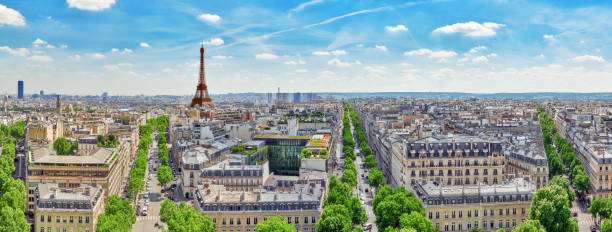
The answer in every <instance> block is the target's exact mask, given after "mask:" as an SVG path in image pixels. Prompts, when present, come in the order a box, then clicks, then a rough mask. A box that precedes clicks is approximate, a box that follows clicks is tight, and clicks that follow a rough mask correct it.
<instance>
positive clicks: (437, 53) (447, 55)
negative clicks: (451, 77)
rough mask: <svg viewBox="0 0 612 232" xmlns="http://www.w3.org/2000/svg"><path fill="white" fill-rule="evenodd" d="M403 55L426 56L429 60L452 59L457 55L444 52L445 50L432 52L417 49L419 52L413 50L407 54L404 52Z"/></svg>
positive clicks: (452, 52) (451, 52)
mask: <svg viewBox="0 0 612 232" xmlns="http://www.w3.org/2000/svg"><path fill="white" fill-rule="evenodd" d="M404 55H406V56H415V55H417V56H425V55H426V56H428V57H429V58H450V57H454V56H457V53H456V52H454V51H445V50H440V51H432V50H429V49H424V48H422V49H419V50H413V51H409V52H404Z"/></svg>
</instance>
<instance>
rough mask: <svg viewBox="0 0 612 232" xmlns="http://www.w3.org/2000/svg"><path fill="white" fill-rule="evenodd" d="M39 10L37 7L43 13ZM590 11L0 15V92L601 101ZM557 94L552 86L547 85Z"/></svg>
mask: <svg viewBox="0 0 612 232" xmlns="http://www.w3.org/2000/svg"><path fill="white" fill-rule="evenodd" d="M41 6H44V7H41ZM611 13H612V11H611V9H610V4H608V3H600V2H597V1H582V2H578V3H577V2H573V1H555V2H549V1H537V2H525V1H511V2H509V1H501V0H499V1H411V2H400V1H385V2H378V1H368V2H359V3H354V2H344V1H325V0H312V1H290V2H265V1H257V2H249V3H243V2H240V1H236V2H227V1H224V2H212V3H207V4H199V5H198V4H195V3H187V2H174V1H155V2H152V3H148V2H147V3H146V4H145V2H134V1H130V2H128V1H122V0H117V1H115V0H105V1H97V2H92V1H79V0H67V1H58V2H54V3H48V2H46V1H28V2H22V1H4V2H2V3H0V33H1V34H3V35H6V36H3V37H2V38H0V61H1V62H0V83H1V84H0V92H2V93H9V94H11V95H13V94H16V92H17V91H16V90H17V88H16V82H17V81H18V80H23V81H24V82H25V85H26V86H25V94H33V93H38V92H39V91H40V90H44V91H45V92H46V93H61V94H94V95H97V94H101V93H103V92H108V93H109V94H110V95H139V94H145V95H157V94H169V95H192V94H193V92H194V86H196V84H197V81H198V79H197V77H198V55H199V54H198V50H199V45H200V43H201V41H204V42H205V48H206V57H205V62H206V77H207V84H208V86H209V91H210V92H211V94H220V93H237V92H262V93H264V92H276V88H277V87H280V88H281V90H282V91H283V92H468V93H500V92H609V91H610V90H609V87H608V86H611V85H612V79H610V76H612V64H611V63H610V62H609V60H610V58H609V57H610V53H611V52H612V50H611V49H610V45H609V44H608V41H607V38H609V37H610V31H611V30H610V29H612V25H611V24H610V22H612V19H611V16H610V15H612V14H611ZM559 83H562V84H559Z"/></svg>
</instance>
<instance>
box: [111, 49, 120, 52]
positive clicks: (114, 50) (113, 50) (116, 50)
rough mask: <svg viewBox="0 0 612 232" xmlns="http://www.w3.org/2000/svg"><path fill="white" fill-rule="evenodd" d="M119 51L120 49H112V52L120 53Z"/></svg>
mask: <svg viewBox="0 0 612 232" xmlns="http://www.w3.org/2000/svg"><path fill="white" fill-rule="evenodd" d="M118 51H119V49H117V48H113V49H111V52H118Z"/></svg>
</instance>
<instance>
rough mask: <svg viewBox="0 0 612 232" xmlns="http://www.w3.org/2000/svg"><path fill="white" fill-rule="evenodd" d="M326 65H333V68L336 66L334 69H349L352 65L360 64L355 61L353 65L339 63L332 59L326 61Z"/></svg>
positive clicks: (339, 61)
mask: <svg viewBox="0 0 612 232" xmlns="http://www.w3.org/2000/svg"><path fill="white" fill-rule="evenodd" d="M327 64H329V65H333V66H336V67H341V68H346V67H350V66H351V65H353V64H361V62H359V61H355V62H354V63H351V62H344V61H341V60H340V59H338V58H333V59H331V60H329V61H327Z"/></svg>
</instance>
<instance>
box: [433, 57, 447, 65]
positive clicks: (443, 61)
mask: <svg viewBox="0 0 612 232" xmlns="http://www.w3.org/2000/svg"><path fill="white" fill-rule="evenodd" d="M436 63H439V64H446V63H448V59H446V58H442V59H439V60H438V61H436Z"/></svg>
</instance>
